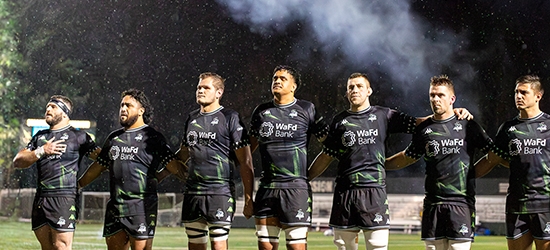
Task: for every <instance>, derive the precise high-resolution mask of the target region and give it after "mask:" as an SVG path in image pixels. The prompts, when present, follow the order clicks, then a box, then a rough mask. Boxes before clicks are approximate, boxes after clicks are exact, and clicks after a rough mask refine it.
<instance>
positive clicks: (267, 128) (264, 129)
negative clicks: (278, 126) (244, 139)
mask: <svg viewBox="0 0 550 250" xmlns="http://www.w3.org/2000/svg"><path fill="white" fill-rule="evenodd" d="M273 127H274V126H273V124H272V123H271V122H263V123H262V126H261V127H260V136H262V137H268V136H270V135H271V134H273Z"/></svg>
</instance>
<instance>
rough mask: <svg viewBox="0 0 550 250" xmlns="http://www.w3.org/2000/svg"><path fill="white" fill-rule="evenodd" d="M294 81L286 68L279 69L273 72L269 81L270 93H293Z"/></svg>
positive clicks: (294, 88)
mask: <svg viewBox="0 0 550 250" xmlns="http://www.w3.org/2000/svg"><path fill="white" fill-rule="evenodd" d="M296 87H298V86H296V82H295V81H294V77H293V76H292V75H291V74H289V73H288V72H287V71H286V70H279V71H277V72H275V74H273V81H272V82H271V93H273V94H274V95H288V94H292V95H294V91H295V90H296Z"/></svg>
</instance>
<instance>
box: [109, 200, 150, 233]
mask: <svg viewBox="0 0 550 250" xmlns="http://www.w3.org/2000/svg"><path fill="white" fill-rule="evenodd" d="M156 225H157V210H156V209H155V210H153V209H150V211H147V212H146V215H133V216H125V217H119V216H118V210H117V209H116V208H114V207H111V206H109V205H108V206H107V210H106V211H105V222H104V226H103V237H109V236H113V235H115V234H116V233H118V232H120V231H121V230H124V231H126V233H127V234H128V235H130V236H132V237H134V238H136V239H151V238H153V237H154V236H155V228H156Z"/></svg>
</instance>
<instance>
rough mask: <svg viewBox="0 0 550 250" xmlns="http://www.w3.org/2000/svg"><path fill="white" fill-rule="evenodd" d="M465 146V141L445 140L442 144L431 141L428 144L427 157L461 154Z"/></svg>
mask: <svg viewBox="0 0 550 250" xmlns="http://www.w3.org/2000/svg"><path fill="white" fill-rule="evenodd" d="M462 146H464V139H445V140H441V141H440V142H438V141H436V140H431V141H429V142H428V143H427V144H426V155H427V156H428V157H434V156H436V155H438V154H439V153H440V152H441V154H444V155H448V154H460V150H461V149H462Z"/></svg>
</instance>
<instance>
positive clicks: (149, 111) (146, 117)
mask: <svg viewBox="0 0 550 250" xmlns="http://www.w3.org/2000/svg"><path fill="white" fill-rule="evenodd" d="M125 96H131V97H132V98H134V99H135V100H136V101H138V102H139V104H141V107H143V109H145V112H143V122H145V124H149V123H150V122H151V121H152V120H153V106H152V105H151V102H149V99H148V98H147V96H146V95H145V93H143V91H141V90H138V89H133V88H132V89H128V90H124V91H123V92H122V95H121V98H124V97H125Z"/></svg>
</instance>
